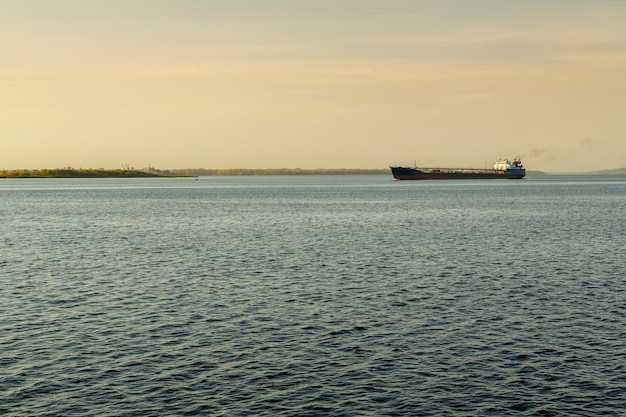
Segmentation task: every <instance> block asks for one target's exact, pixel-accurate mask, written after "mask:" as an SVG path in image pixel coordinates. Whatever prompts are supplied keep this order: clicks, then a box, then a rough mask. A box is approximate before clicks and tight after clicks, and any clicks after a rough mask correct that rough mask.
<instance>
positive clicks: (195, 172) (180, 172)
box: [0, 168, 389, 178]
mask: <svg viewBox="0 0 626 417" xmlns="http://www.w3.org/2000/svg"><path fill="white" fill-rule="evenodd" d="M260 175H389V170H388V169H299V168H293V169H292V168H279V169H247V168H235V169H172V170H160V169H155V168H148V169H146V170H132V169H131V170H127V169H116V170H107V169H74V168H63V169H36V170H26V169H19V170H10V171H9V170H6V171H0V178H188V177H200V176H203V177H204V176H207V177H208V176H260Z"/></svg>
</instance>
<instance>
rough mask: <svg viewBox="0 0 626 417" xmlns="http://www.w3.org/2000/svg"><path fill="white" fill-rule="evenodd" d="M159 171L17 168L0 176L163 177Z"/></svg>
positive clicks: (1, 173) (2, 172)
mask: <svg viewBox="0 0 626 417" xmlns="http://www.w3.org/2000/svg"><path fill="white" fill-rule="evenodd" d="M162 176H164V175H160V174H157V173H151V172H145V171H138V170H129V169H111V170H108V169H73V168H62V169H16V170H9V171H0V178H139V177H162Z"/></svg>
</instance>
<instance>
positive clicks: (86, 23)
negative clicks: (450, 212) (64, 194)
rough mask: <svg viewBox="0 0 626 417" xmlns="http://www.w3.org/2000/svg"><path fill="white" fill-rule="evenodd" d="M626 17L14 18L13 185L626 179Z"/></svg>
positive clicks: (162, 8) (37, 8)
mask: <svg viewBox="0 0 626 417" xmlns="http://www.w3.org/2000/svg"><path fill="white" fill-rule="evenodd" d="M625 21H626V3H619V2H615V1H610V0H597V1H583V0H551V1H545V0H543V1H539V0H529V1H526V2H501V1H497V0H474V1H462V0H442V1H439V2H430V1H422V0H414V1H409V0H387V1H382V0H339V1H329V0H301V1H292V2H290V1H285V0H260V1H251V0H247V1H246V0H243V1H238V2H234V1H229V0H212V1H197V0H176V1H174V0H151V1H148V0H127V1H123V2H122V1H117V0H108V1H105V0H93V1H89V2H86V1H80V0H58V1H54V2H49V1H44V0H28V1H13V0H8V1H3V2H1V3H0V39H2V42H0V114H2V117H1V119H0V120H1V121H2V122H1V123H0V169H21V168H24V169H36V168H56V167H64V166H72V167H83V168H100V167H103V168H119V167H121V166H122V165H124V164H127V165H129V166H134V167H137V168H139V167H145V166H148V165H151V166H154V167H157V168H163V169H176V168H213V169H220V168H303V169H312V168H385V167H387V166H389V165H396V164H413V162H414V161H415V162H416V163H417V164H418V165H421V166H461V167H482V166H483V165H484V163H485V161H486V162H487V163H491V162H493V161H494V160H497V159H499V158H502V157H506V158H513V157H516V156H519V157H521V158H522V161H523V162H524V165H525V166H526V168H527V169H529V170H542V171H548V172H584V171H594V170H601V169H612V168H622V167H626V118H625V117H624V114H623V109H624V108H626V25H624V22H625Z"/></svg>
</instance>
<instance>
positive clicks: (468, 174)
mask: <svg viewBox="0 0 626 417" xmlns="http://www.w3.org/2000/svg"><path fill="white" fill-rule="evenodd" d="M390 168H391V173H392V174H393V178H394V179H396V180H487V179H517V180H520V179H522V178H524V177H525V176H526V169H525V168H524V166H523V165H522V161H520V160H519V158H518V159H514V160H513V161H509V160H508V159H501V160H499V161H498V162H496V163H495V164H493V169H473V168H417V167H415V168H408V167H390Z"/></svg>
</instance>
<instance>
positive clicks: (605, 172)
mask: <svg viewBox="0 0 626 417" xmlns="http://www.w3.org/2000/svg"><path fill="white" fill-rule="evenodd" d="M587 174H597V175H626V168H616V169H603V170H601V171H592V172H587Z"/></svg>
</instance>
